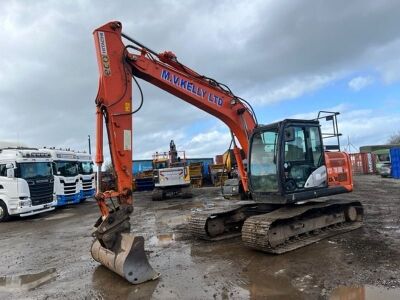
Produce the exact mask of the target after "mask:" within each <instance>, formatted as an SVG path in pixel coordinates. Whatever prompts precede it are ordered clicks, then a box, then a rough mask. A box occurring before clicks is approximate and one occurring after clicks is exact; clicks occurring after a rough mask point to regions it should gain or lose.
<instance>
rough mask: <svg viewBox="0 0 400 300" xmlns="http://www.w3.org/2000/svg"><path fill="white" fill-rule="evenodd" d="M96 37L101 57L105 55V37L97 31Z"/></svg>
mask: <svg viewBox="0 0 400 300" xmlns="http://www.w3.org/2000/svg"><path fill="white" fill-rule="evenodd" d="M97 35H98V37H99V47H100V53H101V55H107V45H106V36H105V34H104V32H102V31H99V32H98V33H97Z"/></svg>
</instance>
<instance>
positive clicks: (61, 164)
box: [54, 161, 79, 177]
mask: <svg viewBox="0 0 400 300" xmlns="http://www.w3.org/2000/svg"><path fill="white" fill-rule="evenodd" d="M54 169H55V170H54V174H55V175H61V176H66V177H72V176H76V175H78V174H79V171H78V162H76V161H56V162H55V164H54Z"/></svg>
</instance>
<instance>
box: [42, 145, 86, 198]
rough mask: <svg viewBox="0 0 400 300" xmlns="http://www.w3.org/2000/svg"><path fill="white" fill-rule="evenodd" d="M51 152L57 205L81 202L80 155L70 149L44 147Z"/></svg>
mask: <svg viewBox="0 0 400 300" xmlns="http://www.w3.org/2000/svg"><path fill="white" fill-rule="evenodd" d="M44 150H47V151H48V152H49V153H50V154H51V158H52V160H53V173H54V193H55V194H56V198H57V206H63V205H67V204H76V203H79V202H80V175H79V166H78V157H77V155H76V153H74V152H72V151H69V150H59V149H51V148H50V149H44Z"/></svg>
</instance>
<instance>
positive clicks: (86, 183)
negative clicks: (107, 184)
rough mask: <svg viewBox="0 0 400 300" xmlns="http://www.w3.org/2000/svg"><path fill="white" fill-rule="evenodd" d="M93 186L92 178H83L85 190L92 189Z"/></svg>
mask: <svg viewBox="0 0 400 300" xmlns="http://www.w3.org/2000/svg"><path fill="white" fill-rule="evenodd" d="M92 188H93V181H92V179H82V189H83V190H90V189H92Z"/></svg>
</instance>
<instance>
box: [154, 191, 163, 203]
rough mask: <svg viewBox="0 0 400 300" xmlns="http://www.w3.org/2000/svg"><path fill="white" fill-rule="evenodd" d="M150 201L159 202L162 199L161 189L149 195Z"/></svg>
mask: <svg viewBox="0 0 400 300" xmlns="http://www.w3.org/2000/svg"><path fill="white" fill-rule="evenodd" d="M151 199H152V200H153V201H160V200H163V199H164V192H163V190H162V189H154V190H153V193H152V194H151Z"/></svg>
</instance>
